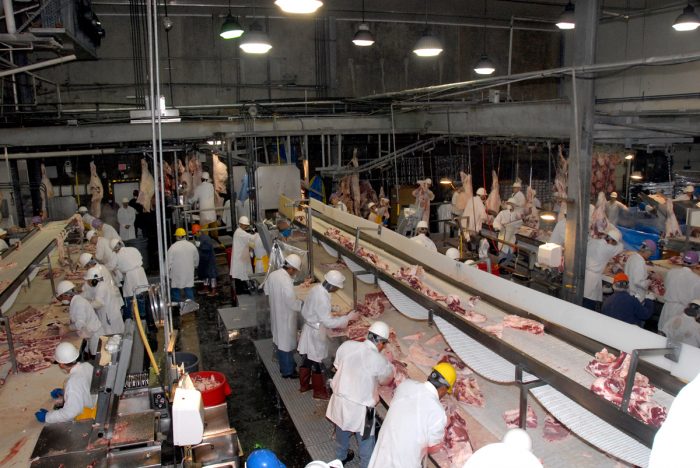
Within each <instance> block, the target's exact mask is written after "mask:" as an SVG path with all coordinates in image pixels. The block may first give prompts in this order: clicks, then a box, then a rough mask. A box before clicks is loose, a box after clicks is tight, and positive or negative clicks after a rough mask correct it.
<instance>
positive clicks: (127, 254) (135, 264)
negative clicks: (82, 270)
mask: <svg viewBox="0 0 700 468" xmlns="http://www.w3.org/2000/svg"><path fill="white" fill-rule="evenodd" d="M113 248H114V250H115V253H116V255H117V269H118V270H119V271H120V272H121V274H122V275H123V276H124V284H123V285H122V294H124V303H125V304H126V308H125V310H126V312H125V314H124V319H125V320H126V319H129V318H133V316H132V310H133V307H132V299H133V297H134V295H139V293H142V292H143V291H144V290H143V289H142V290H140V291H139V290H137V289H138V288H139V287H140V286H147V285H148V277H147V276H146V272H145V271H144V269H143V257H142V256H141V252H139V251H138V250H137V249H136V248H135V247H123V246H122V245H121V243H115V244H114V246H113ZM137 304H138V308H139V316H140V317H141V319H146V318H147V315H146V302H145V299H139V297H137ZM149 318H150V317H149Z"/></svg>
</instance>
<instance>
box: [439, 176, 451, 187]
mask: <svg viewBox="0 0 700 468" xmlns="http://www.w3.org/2000/svg"><path fill="white" fill-rule="evenodd" d="M440 185H452V179H450V178H448V177H443V178H442V179H440Z"/></svg>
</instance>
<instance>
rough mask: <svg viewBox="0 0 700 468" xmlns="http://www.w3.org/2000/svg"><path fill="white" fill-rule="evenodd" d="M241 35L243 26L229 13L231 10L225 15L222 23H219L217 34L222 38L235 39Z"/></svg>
mask: <svg viewBox="0 0 700 468" xmlns="http://www.w3.org/2000/svg"><path fill="white" fill-rule="evenodd" d="M242 35H243V27H242V26H241V24H240V23H239V22H238V20H237V19H236V18H234V17H233V15H231V12H229V13H228V15H226V19H225V20H224V24H222V25H221V32H220V33H219V36H221V37H222V38H223V39H236V38H238V37H241V36H242Z"/></svg>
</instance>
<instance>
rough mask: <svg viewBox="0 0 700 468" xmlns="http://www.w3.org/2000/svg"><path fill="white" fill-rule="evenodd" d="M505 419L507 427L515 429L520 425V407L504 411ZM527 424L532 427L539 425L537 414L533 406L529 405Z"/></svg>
mask: <svg viewBox="0 0 700 468" xmlns="http://www.w3.org/2000/svg"><path fill="white" fill-rule="evenodd" d="M503 420H504V421H505V422H506V427H507V428H508V429H515V428H516V427H520V409H519V408H516V409H513V410H508V411H506V412H505V413H503ZM525 425H526V426H527V427H529V428H530V429H534V428H536V427H537V415H536V414H535V412H534V411H533V410H532V406H530V405H527V417H526V420H525Z"/></svg>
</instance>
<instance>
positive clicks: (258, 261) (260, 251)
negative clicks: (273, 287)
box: [253, 233, 267, 273]
mask: <svg viewBox="0 0 700 468" xmlns="http://www.w3.org/2000/svg"><path fill="white" fill-rule="evenodd" d="M253 244H254V247H253V255H255V273H265V271H266V270H265V263H264V262H263V257H267V250H265V246H264V245H263V241H262V238H261V237H260V234H258V233H255V234H253Z"/></svg>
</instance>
